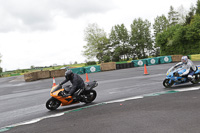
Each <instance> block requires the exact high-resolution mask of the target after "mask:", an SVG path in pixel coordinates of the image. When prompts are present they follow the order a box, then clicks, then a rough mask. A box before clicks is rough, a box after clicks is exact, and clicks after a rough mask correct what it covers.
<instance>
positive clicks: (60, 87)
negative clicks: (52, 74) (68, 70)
mask: <svg viewBox="0 0 200 133" xmlns="http://www.w3.org/2000/svg"><path fill="white" fill-rule="evenodd" d="M60 89H62V86H61V85H57V86H56V87H55V88H54V89H53V90H52V91H51V92H52V93H53V92H55V91H57V90H60Z"/></svg>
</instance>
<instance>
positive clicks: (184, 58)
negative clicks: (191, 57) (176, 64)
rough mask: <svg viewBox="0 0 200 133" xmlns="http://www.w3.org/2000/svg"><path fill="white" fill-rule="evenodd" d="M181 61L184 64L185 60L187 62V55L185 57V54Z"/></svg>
mask: <svg viewBox="0 0 200 133" xmlns="http://www.w3.org/2000/svg"><path fill="white" fill-rule="evenodd" d="M181 62H182V63H184V64H187V62H188V57H187V56H183V57H182V58H181Z"/></svg>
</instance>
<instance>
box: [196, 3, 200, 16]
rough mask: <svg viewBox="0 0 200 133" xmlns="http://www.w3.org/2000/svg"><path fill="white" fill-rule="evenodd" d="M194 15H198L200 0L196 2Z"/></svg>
mask: <svg viewBox="0 0 200 133" xmlns="http://www.w3.org/2000/svg"><path fill="white" fill-rule="evenodd" d="M196 5H197V7H196V14H197V15H200V0H197V4H196Z"/></svg>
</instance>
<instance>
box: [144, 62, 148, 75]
mask: <svg viewBox="0 0 200 133" xmlns="http://www.w3.org/2000/svg"><path fill="white" fill-rule="evenodd" d="M144 74H145V75H148V72H147V67H146V64H144Z"/></svg>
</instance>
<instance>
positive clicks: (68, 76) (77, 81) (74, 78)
mask: <svg viewBox="0 0 200 133" xmlns="http://www.w3.org/2000/svg"><path fill="white" fill-rule="evenodd" d="M68 81H70V82H71V83H72V87H71V89H70V90H69V93H66V92H65V91H63V97H68V96H72V95H73V94H74V92H76V91H77V90H78V89H82V88H84V87H85V83H84V81H83V79H82V78H81V77H80V76H79V75H78V74H76V73H73V72H72V71H71V70H67V71H66V72H65V80H64V81H62V82H61V83H60V85H61V86H62V85H63V84H65V83H67V82H68Z"/></svg>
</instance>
